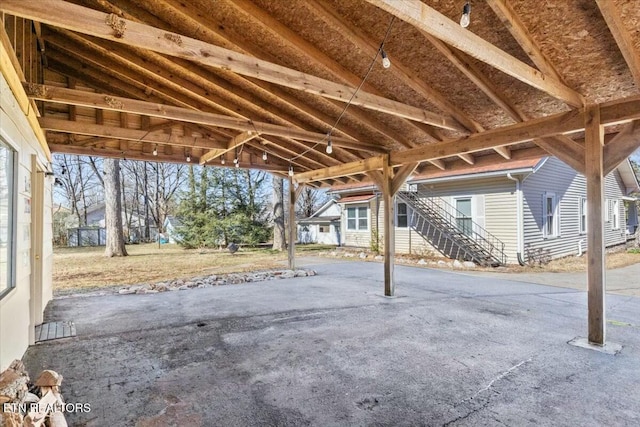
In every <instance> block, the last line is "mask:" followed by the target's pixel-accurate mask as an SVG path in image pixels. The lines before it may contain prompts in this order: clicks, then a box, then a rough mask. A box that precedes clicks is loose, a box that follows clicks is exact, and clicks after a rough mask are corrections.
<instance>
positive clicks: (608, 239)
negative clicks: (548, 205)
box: [522, 157, 626, 258]
mask: <svg viewBox="0 0 640 427" xmlns="http://www.w3.org/2000/svg"><path fill="white" fill-rule="evenodd" d="M624 188H625V186H624V183H623V182H622V178H621V177H620V173H619V172H618V171H617V170H614V171H613V172H611V173H610V174H609V175H607V176H606V177H605V180H604V194H605V198H607V199H621V198H622V196H623V195H624ZM522 190H523V196H524V239H525V255H526V252H527V250H526V248H529V250H531V251H537V250H543V251H547V252H548V254H549V256H551V257H552V258H558V257H563V256H569V255H575V254H577V253H578V243H579V242H580V241H582V249H583V250H584V249H586V250H588V248H585V240H586V239H585V235H584V232H581V231H582V230H581V217H582V215H581V211H582V209H585V207H586V206H585V207H583V202H582V200H583V199H586V193H587V191H586V180H585V178H584V176H583V175H581V174H578V173H577V172H576V171H575V170H573V169H572V168H571V167H569V166H567V165H566V164H564V163H563V162H561V161H560V160H558V159H557V158H555V157H550V158H549V159H547V161H546V162H545V164H544V165H543V166H542V167H541V168H540V169H539V170H538V171H537V172H536V173H535V174H533V175H531V176H529V177H528V178H527V179H526V180H525V181H524V183H523V185H522ZM545 192H549V193H551V192H553V193H555V194H556V198H557V204H558V208H559V210H558V212H559V215H560V217H559V221H558V222H557V225H558V227H559V234H560V236H561V238H558V239H546V238H545V237H544V236H543V224H542V218H543V212H542V206H543V203H541V201H540V200H541V198H542V195H543V194H544V193H545ZM608 210H609V209H607V203H605V205H604V206H603V219H604V217H606V214H607V211H608ZM585 213H586V212H585ZM620 215H621V214H620ZM585 220H586V215H585ZM604 230H605V245H606V246H612V245H616V244H621V243H624V242H625V240H626V236H625V230H624V227H622V226H621V227H620V230H613V229H612V227H611V222H605V224H604ZM586 231H587V230H585V232H586Z"/></svg>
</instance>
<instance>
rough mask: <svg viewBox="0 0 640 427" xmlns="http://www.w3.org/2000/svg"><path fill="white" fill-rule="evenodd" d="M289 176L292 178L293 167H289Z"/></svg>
mask: <svg viewBox="0 0 640 427" xmlns="http://www.w3.org/2000/svg"><path fill="white" fill-rule="evenodd" d="M289 176H293V165H289Z"/></svg>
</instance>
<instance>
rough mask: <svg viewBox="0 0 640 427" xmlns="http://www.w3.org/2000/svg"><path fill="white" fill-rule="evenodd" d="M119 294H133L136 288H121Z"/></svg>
mask: <svg viewBox="0 0 640 427" xmlns="http://www.w3.org/2000/svg"><path fill="white" fill-rule="evenodd" d="M118 293H119V294H120V295H128V294H135V293H136V290H135V289H131V288H123V289H120V290H119V291H118Z"/></svg>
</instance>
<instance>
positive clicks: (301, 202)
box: [296, 187, 327, 218]
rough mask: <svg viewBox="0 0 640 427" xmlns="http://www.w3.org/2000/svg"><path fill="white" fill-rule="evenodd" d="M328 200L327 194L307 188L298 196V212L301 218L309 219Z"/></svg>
mask: <svg viewBox="0 0 640 427" xmlns="http://www.w3.org/2000/svg"><path fill="white" fill-rule="evenodd" d="M326 199H327V197H326V193H323V192H322V191H320V190H316V189H315V188H311V187H305V188H304V189H303V190H302V192H301V193H300V196H298V201H297V203H296V212H297V213H298V215H299V216H300V217H302V218H308V217H310V216H311V215H313V214H314V213H315V212H316V211H317V210H318V208H320V206H322V204H324V203H325V201H326Z"/></svg>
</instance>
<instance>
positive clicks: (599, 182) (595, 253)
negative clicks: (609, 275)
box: [585, 106, 606, 345]
mask: <svg viewBox="0 0 640 427" xmlns="http://www.w3.org/2000/svg"><path fill="white" fill-rule="evenodd" d="M603 152H604V128H603V126H602V124H601V121H600V108H599V106H590V107H588V108H587V110H586V114H585V177H586V179H587V212H588V214H587V230H588V233H587V249H588V250H587V284H588V310H589V342H590V343H592V344H597V345H604V343H605V323H606V320H605V289H606V286H605V252H604V221H603V209H604V174H603V171H604V166H603V164H604V161H603Z"/></svg>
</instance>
